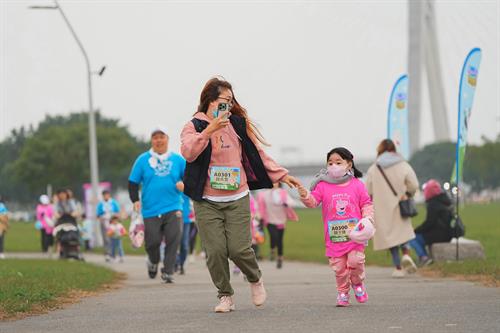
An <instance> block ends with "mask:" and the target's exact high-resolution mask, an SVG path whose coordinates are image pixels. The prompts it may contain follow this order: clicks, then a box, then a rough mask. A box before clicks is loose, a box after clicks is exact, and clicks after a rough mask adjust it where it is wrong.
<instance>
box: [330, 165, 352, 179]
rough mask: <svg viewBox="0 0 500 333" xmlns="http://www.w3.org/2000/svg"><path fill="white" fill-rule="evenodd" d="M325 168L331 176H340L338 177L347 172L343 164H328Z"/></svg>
mask: <svg viewBox="0 0 500 333" xmlns="http://www.w3.org/2000/svg"><path fill="white" fill-rule="evenodd" d="M327 170H328V174H329V175H330V176H331V177H332V178H340V177H343V176H345V174H346V173H347V170H346V168H345V166H343V165H339V164H332V165H329V166H328V167H327Z"/></svg>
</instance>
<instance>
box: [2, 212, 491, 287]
mask: <svg viewBox="0 0 500 333" xmlns="http://www.w3.org/2000/svg"><path fill="white" fill-rule="evenodd" d="M419 209H420V213H419V215H418V216H417V217H416V218H414V219H413V223H414V225H418V224H420V223H422V221H423V219H424V218H425V209H424V207H423V206H421V207H419ZM298 214H299V216H300V222H289V223H288V225H287V229H286V232H285V245H284V246H285V257H286V258H287V259H292V260H301V261H309V262H319V263H326V259H325V257H324V252H325V249H324V244H323V227H322V220H321V211H320V210H319V209H299V210H298ZM461 216H462V219H463V221H464V223H465V226H466V228H467V231H466V237H467V238H470V239H476V240H480V241H481V243H482V244H483V246H484V248H485V251H486V258H487V259H486V260H469V261H464V262H458V263H455V262H450V263H436V264H434V265H433V266H432V270H433V271H435V272H438V273H440V274H442V275H450V274H451V275H453V274H460V275H486V276H488V277H489V278H490V279H493V281H497V282H499V281H500V242H499V241H498V240H499V239H500V203H492V204H469V205H466V206H465V207H464V208H463V209H462V210H461ZM124 225H125V226H126V227H128V221H125V223H124ZM268 241H269V237H266V243H264V244H263V245H262V246H261V249H262V255H264V257H266V256H267V254H268V253H269V251H268V248H269V244H268ZM5 243H6V244H5V245H6V252H7V253H8V252H20V251H22V252H37V251H40V232H39V231H36V230H35V229H34V227H33V223H21V222H18V223H12V224H11V229H10V230H9V232H8V234H7V235H6V240H5ZM123 244H124V250H125V254H126V255H131V254H132V255H134V254H144V253H145V251H144V248H141V249H133V248H132V246H131V245H130V241H129V239H128V237H125V238H124V239H123ZM94 251H99V250H94ZM366 254H367V264H368V265H379V266H391V257H390V254H389V252H388V251H378V252H374V251H373V250H372V246H371V244H370V246H369V247H368V248H367V251H366Z"/></svg>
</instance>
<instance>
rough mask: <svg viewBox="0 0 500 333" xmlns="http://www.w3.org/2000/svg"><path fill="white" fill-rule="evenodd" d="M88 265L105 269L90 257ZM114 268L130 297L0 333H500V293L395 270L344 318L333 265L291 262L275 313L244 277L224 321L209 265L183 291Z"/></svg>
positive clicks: (192, 274) (125, 267) (274, 299)
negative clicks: (258, 302) (256, 299)
mask: <svg viewBox="0 0 500 333" xmlns="http://www.w3.org/2000/svg"><path fill="white" fill-rule="evenodd" d="M87 261H90V262H97V263H102V261H103V259H102V257H101V256H91V255H88V256H87ZM110 266H111V267H112V268H114V269H116V270H118V271H123V272H126V273H127V274H128V275H129V279H128V280H127V281H126V283H125V287H124V288H122V289H119V290H115V291H111V292H109V293H105V294H103V295H101V296H97V297H90V298H85V299H83V300H82V301H81V302H80V303H77V304H74V305H72V306H70V307H68V308H66V309H61V310H57V311H53V312H51V313H49V314H45V315H40V316H35V317H30V318H27V319H24V320H19V321H15V322H3V323H0V332H1V333H10V332H15V333H24V332H71V333H78V332H85V333H87V332H120V333H128V332H133V333H149V332H254V333H256V332H322V333H323V332H349V331H350V332H426V333H428V332H497V333H498V332H500V291H499V289H494V288H486V287H481V286H477V285H474V284H473V283H469V282H459V281H453V280H445V279H428V278H423V277H419V276H412V277H409V278H405V279H402V280H394V279H391V278H390V273H391V270H390V269H387V268H375V267H369V268H368V280H367V288H368V292H369V295H370V300H369V302H368V303H367V304H356V303H354V304H353V306H351V307H350V308H336V307H335V295H336V291H335V282H334V276H333V273H331V272H330V270H329V268H328V267H327V266H326V265H317V264H301V263H292V262H285V265H284V268H283V269H282V270H277V269H276V268H275V267H274V266H273V265H272V264H271V263H269V262H263V263H262V264H261V267H262V270H263V273H264V280H265V285H266V287H267V290H268V302H267V303H266V305H265V306H264V307H263V308H259V309H257V308H255V307H254V306H253V305H252V303H251V300H250V291H249V287H248V284H247V283H245V282H244V281H243V279H242V277H241V276H240V277H237V278H233V284H234V288H235V291H236V295H235V301H236V311H235V312H232V313H230V314H215V313H213V312H212V308H213V306H214V305H215V303H216V297H215V295H216V293H215V289H214V287H213V286H212V284H211V282H210V278H209V275H208V271H207V270H206V268H205V265H204V264H203V262H202V261H201V260H198V262H196V263H194V264H190V265H189V266H188V267H187V274H186V275H185V276H176V283H175V284H173V285H166V284H161V283H160V280H159V278H157V279H155V280H150V279H149V278H148V277H147V276H146V269H145V261H144V258H142V257H128V258H126V262H125V263H123V264H112V265H110Z"/></svg>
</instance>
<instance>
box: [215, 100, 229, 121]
mask: <svg viewBox="0 0 500 333" xmlns="http://www.w3.org/2000/svg"><path fill="white" fill-rule="evenodd" d="M221 113H222V114H224V117H226V118H228V117H229V104H228V103H219V105H218V106H217V116H219V115H220V114H221Z"/></svg>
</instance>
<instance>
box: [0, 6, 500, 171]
mask: <svg viewBox="0 0 500 333" xmlns="http://www.w3.org/2000/svg"><path fill="white" fill-rule="evenodd" d="M0 3H1V6H0V11H1V16H0V22H1V23H0V24H1V55H0V56H1V58H0V59H1V67H0V71H1V72H0V77H1V79H0V94H1V95H0V99H1V105H0V140H2V139H4V138H5V137H6V136H8V135H9V133H10V131H11V129H13V128H18V127H20V126H21V125H29V124H34V125H36V124H37V123H38V122H39V121H40V120H42V119H43V118H44V117H45V115H46V114H51V115H56V114H68V113H69V112H71V111H80V110H86V109H87V105H88V104H87V90H86V77H85V75H86V71H85V64H84V62H83V58H82V55H81V53H80V51H79V49H78V48H77V46H76V43H75V42H74V40H73V39H72V37H71V35H70V33H69V31H68V29H67V28H66V26H65V24H64V22H63V20H62V18H61V16H60V15H59V13H58V12H57V11H54V10H28V9H27V6H28V5H34V4H38V5H42V4H44V5H45V4H51V1H49V0H46V1H45V0H39V1H17V0H16V1H13V0H0ZM60 3H61V5H62V6H63V8H64V9H65V11H66V14H67V16H68V17H69V19H70V21H71V22H72V24H73V26H74V28H75V30H76V31H77V33H78V35H79V36H80V38H81V40H82V42H83V44H84V45H85V47H86V49H87V52H88V54H89V56H90V60H91V63H92V66H93V67H94V68H95V69H98V68H99V67H100V66H101V65H107V66H108V69H107V71H106V73H105V74H104V76H102V77H95V80H94V97H95V98H94V99H95V107H96V108H99V109H100V110H101V111H102V113H103V114H104V115H105V116H107V117H113V118H119V119H120V121H121V123H122V124H124V125H128V126H129V128H130V130H131V132H132V133H133V134H134V135H137V136H140V137H142V138H147V137H148V133H149V131H150V129H151V128H152V127H153V126H155V125H156V124H164V125H165V126H167V127H168V128H169V129H170V131H171V134H172V135H171V137H172V148H173V149H174V150H178V146H179V133H180V130H181V128H182V126H183V125H184V123H185V122H186V121H188V120H189V119H190V116H191V115H192V114H193V112H194V111H195V109H196V106H197V102H198V98H199V94H200V91H201V89H202V87H203V85H204V83H205V81H206V80H207V79H209V78H210V77H211V76H213V75H216V74H220V75H223V76H224V77H225V78H226V79H227V80H228V81H230V82H231V83H232V84H233V87H234V91H235V95H236V97H237V98H238V99H239V101H240V103H241V104H243V105H244V106H245V107H247V109H248V111H249V114H250V116H251V117H252V118H253V119H254V120H255V121H256V122H257V123H258V124H259V125H260V127H261V130H262V132H263V133H264V135H265V137H266V138H267V140H268V141H269V142H271V143H272V145H273V146H272V147H271V148H270V153H271V154H272V155H273V156H274V157H275V158H276V159H277V160H278V161H280V162H282V163H288V162H295V163H298V162H299V161H301V162H318V161H323V160H324V158H325V154H326V152H327V151H328V150H329V149H331V148H333V147H334V146H340V145H342V146H346V147H348V148H349V149H351V151H352V152H353V153H354V155H355V157H356V158H359V159H367V158H373V157H374V153H375V151H374V150H375V146H376V144H377V143H378V142H379V141H380V139H382V138H384V136H385V133H386V112H387V104H388V98H389V94H390V90H391V88H392V85H393V83H394V82H395V80H396V79H397V78H398V77H399V76H400V75H401V74H403V73H405V72H406V66H407V44H408V37H407V2H406V0H405V1H397V0H395V1H389V0H385V1H333V0H332V1H310V2H309V1H308V2H306V1H276V0H274V1H242V0H240V1H238V0H231V1H160V0H158V1H139V0H137V1H127V0H121V1H113V0H107V1H97V0H96V1H91V0H87V1H83V0H80V1H70V0H67V1H60ZM499 7H500V5H499V1H495V0H492V1H437V4H436V10H437V24H438V38H439V40H440V43H441V49H440V53H441V63H442V74H443V77H444V84H445V96H446V103H447V106H448V118H449V123H450V129H451V133H452V136H453V138H454V137H455V136H456V122H457V120H456V119H457V115H456V114H457V93H458V82H459V76H460V70H461V66H462V64H463V60H464V58H465V56H466V55H467V53H468V52H469V50H470V49H471V48H473V47H476V46H478V47H481V48H482V49H483V61H482V64H481V69H480V73H479V79H478V88H477V93H476V97H475V102H474V108H473V111H472V119H471V127H470V134H469V135H470V136H469V138H470V141H471V142H473V143H479V142H481V140H480V138H481V136H482V135H486V136H488V137H490V138H494V137H496V136H497V135H498V134H499V133H500V103H499V94H500V87H499V81H500V78H499V77H500V66H499V61H500V54H499V48H500V46H499V43H500V34H499V30H500V29H499V16H500V9H499ZM426 89H427V87H426V86H425V87H424V88H423V91H424V94H423V99H424V105H423V118H422V143H423V144H425V143H430V142H432V141H433V140H434V136H433V133H432V125H431V122H430V111H429V103H428V94H427V91H426ZM287 147H296V148H297V149H298V152H296V153H286V152H285V150H286V148H287Z"/></svg>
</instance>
